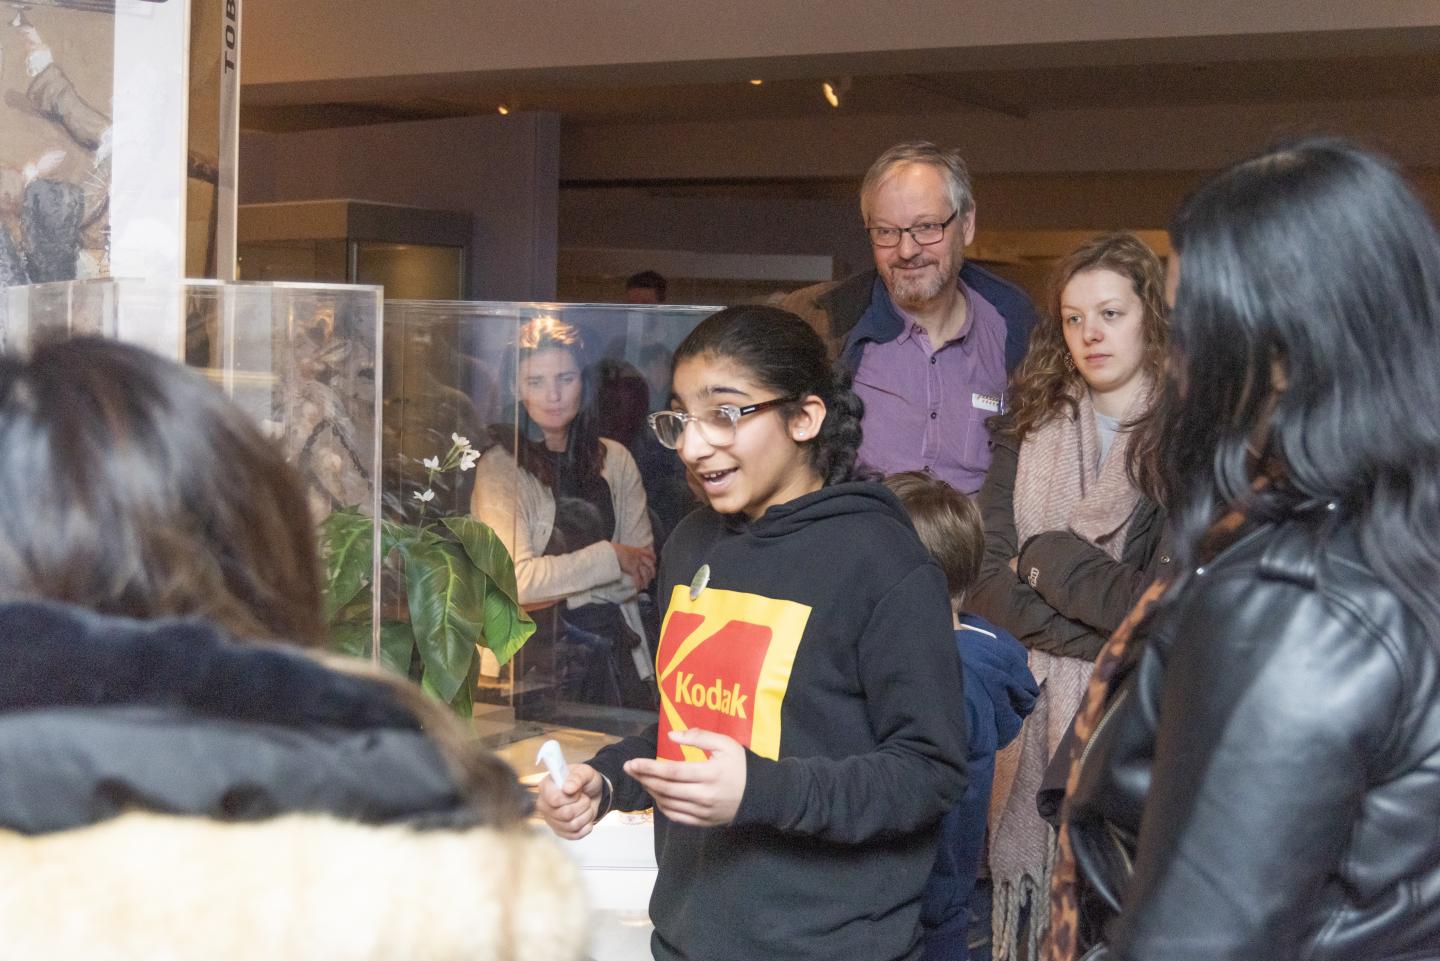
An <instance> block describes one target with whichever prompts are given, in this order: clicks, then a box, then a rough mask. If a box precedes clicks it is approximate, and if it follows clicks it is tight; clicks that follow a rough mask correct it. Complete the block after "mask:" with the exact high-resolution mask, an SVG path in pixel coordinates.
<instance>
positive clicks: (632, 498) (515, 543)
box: [470, 437, 655, 677]
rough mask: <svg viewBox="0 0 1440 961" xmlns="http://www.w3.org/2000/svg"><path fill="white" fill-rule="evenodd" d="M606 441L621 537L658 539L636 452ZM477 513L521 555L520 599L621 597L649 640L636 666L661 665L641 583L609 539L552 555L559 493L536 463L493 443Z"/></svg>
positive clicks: (639, 542)
mask: <svg viewBox="0 0 1440 961" xmlns="http://www.w3.org/2000/svg"><path fill="white" fill-rule="evenodd" d="M600 443H602V444H604V445H605V466H604V467H603V468H602V469H601V471H600V476H601V477H603V478H605V482H606V483H607V484H609V485H610V502H611V504H612V505H613V506H614V508H615V531H616V537H615V540H617V541H619V542H620V543H621V544H628V545H629V546H631V547H650V546H652V545H653V544H654V543H655V539H654V535H653V534H652V533H651V531H650V513H649V510H648V509H647V506H646V501H645V488H644V486H643V485H642V484H641V483H640V470H639V468H637V467H636V466H635V459H634V458H633V457H631V456H630V452H629V451H628V450H626V449H625V448H624V447H622V446H621V445H620V444H617V443H616V442H615V441H613V440H610V439H609V438H606V437H602V438H600ZM470 513H471V514H473V515H474V516H475V517H476V518H478V519H479V520H481V521H483V522H485V523H486V524H488V525H489V526H490V527H491V528H493V529H494V530H495V533H496V534H498V535H499V537H500V540H501V541H503V542H504V544H505V547H506V548H507V549H508V550H509V551H510V556H511V557H512V558H514V560H515V580H516V581H517V582H518V584H519V588H520V603H522V604H540V603H544V602H546V601H557V600H562V599H563V600H564V601H565V603H566V605H567V606H569V607H581V606H583V605H585V604H593V603H609V604H618V605H620V611H621V614H622V615H624V617H625V622H626V623H627V624H628V625H629V626H630V629H631V630H633V631H634V632H635V633H636V634H639V635H640V637H641V638H642V640H644V643H642V644H641V645H640V646H639V647H637V648H636V649H635V662H636V668H637V670H638V671H639V672H640V676H641V677H648V676H650V674H651V673H653V671H654V664H653V658H652V657H651V654H650V650H649V647H650V645H649V640H648V639H647V638H645V631H644V629H643V627H642V625H641V623H640V609H639V607H638V606H637V605H636V603H635V597H636V591H635V585H634V583H633V582H632V581H631V580H630V578H628V577H626V576H625V573H624V572H623V571H621V570H620V560H619V558H617V557H616V556H615V550H614V549H613V548H612V547H611V546H610V544H609V542H608V541H598V542H596V543H594V544H591V545H590V546H588V547H582V548H581V549H580V550H578V551H572V552H571V553H569V554H555V555H550V556H546V555H545V553H544V551H545V545H546V544H548V543H549V542H550V535H551V533H552V532H553V531H554V530H555V495H554V494H552V493H551V492H550V490H549V488H547V487H546V486H545V485H544V484H542V483H540V481H538V480H536V478H535V476H534V475H533V474H531V473H530V472H529V471H526V470H522V469H520V467H519V465H517V464H516V462H515V456H514V455H513V454H511V453H510V452H509V451H507V450H505V448H503V447H500V446H498V445H497V446H495V447H492V448H490V449H489V450H488V451H486V452H485V456H483V457H481V458H480V460H479V462H478V463H476V465H475V493H474V494H473V495H472V496H471V498H470Z"/></svg>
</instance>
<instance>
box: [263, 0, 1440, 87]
mask: <svg viewBox="0 0 1440 961" xmlns="http://www.w3.org/2000/svg"><path fill="white" fill-rule="evenodd" d="M1437 25H1440V5H1437V4H1435V3H1431V2H1422V0H1366V2H1364V3H1357V2H1355V0H1267V2H1258V3H1257V2H1254V0H1205V2H1196V3H1164V2H1155V0H1107V2H1103V3H1100V2H1094V0H1009V2H1006V3H996V2H994V0H827V2H825V3H817V2H809V0H788V2H787V0H727V2H724V3H720V2H716V0H571V2H568V3H567V2H561V3H555V2H539V3H537V2H534V0H488V2H484V3H481V2H476V0H405V2H396V0H304V2H303V3H297V2H295V0H246V3H245V32H246V50H245V82H246V84H247V85H248V86H252V87H254V88H256V89H257V90H258V89H259V88H262V87H265V86H268V85H276V84H307V83H324V82H327V81H337V80H340V81H353V80H354V79H356V78H382V77H383V78H397V79H398V78H407V77H416V76H421V75H426V74H445V73H472V74H499V73H503V72H508V71H513V72H516V73H524V74H531V75H533V74H537V73H544V72H546V71H554V70H565V71H569V72H570V76H575V75H576V74H575V73H574V71H575V70H576V68H591V69H594V70H595V71H597V73H596V76H599V75H600V74H602V73H603V74H605V75H608V76H612V77H613V76H621V75H625V76H628V77H630V78H640V77H647V78H650V79H664V78H666V77H669V78H671V79H672V80H678V79H679V78H680V77H681V76H682V75H683V76H685V77H688V78H690V79H698V78H702V77H709V78H711V79H723V78H725V77H727V76H729V77H739V78H743V77H744V73H745V71H746V70H747V69H750V68H751V67H753V66H759V65H761V64H764V65H765V66H768V67H771V68H774V69H783V68H784V66H785V65H786V64H789V65H790V68H791V69H792V70H795V69H802V70H810V69H812V68H813V67H814V66H815V65H816V64H817V63H823V62H826V61H827V60H829V61H830V62H836V61H843V62H845V63H847V64H850V65H853V66H855V67H857V72H864V70H861V69H859V68H862V67H866V65H867V64H868V65H869V67H868V68H867V69H869V68H875V69H885V67H882V66H880V64H881V62H882V61H883V62H884V63H885V64H887V65H890V64H895V63H900V62H902V61H903V60H904V59H905V57H906V56H907V55H909V56H910V58H911V59H910V62H911V63H912V64H915V63H917V59H916V58H915V57H914V54H922V55H923V56H921V57H919V58H918V62H923V63H924V64H925V66H924V67H918V66H910V67H908V68H906V69H941V68H942V67H943V68H946V69H954V68H955V67H956V66H958V65H970V66H976V65H979V66H984V65H992V64H997V63H1000V62H1006V63H1013V62H1014V54H1015V51H1014V50H1012V49H1008V48H1014V47H1019V46H1037V45H1051V44H1056V45H1066V46H1076V45H1084V44H1095V43H1104V42H1111V41H1128V40H1136V39H1139V40H1151V39H1154V38H1212V37H1232V36H1237V35H1254V36H1264V35H1279V34H1293V33H1299V32H1303V33H1305V34H1307V35H1317V34H1325V33H1329V32H1334V31H1385V30H1395V29H1403V28H1413V27H1435V26H1437ZM342 40H343V42H342ZM1303 42H1304V41H1303V40H1297V41H1296V43H1295V45H1294V49H1296V50H1299V49H1301V47H1302V46H1303ZM938 51H945V53H944V54H943V60H944V62H943V63H942V55H937V52H938ZM1154 53H1155V51H1154V50H1153V49H1152V50H1151V51H1150V55H1152V56H1153V54H1154ZM807 59H809V60H810V62H809V63H805V61H806V60H807ZM727 62H728V63H727ZM747 62H748V63H747ZM680 64H684V65H686V66H684V67H683V68H682V67H679V66H677V65H680ZM627 66H628V67H629V68H630V69H628V70H626V69H624V68H625V67H627ZM774 75H775V76H780V75H782V74H780V73H775V74H774ZM793 75H801V76H803V75H805V74H804V73H800V74H793ZM337 89H343V87H337Z"/></svg>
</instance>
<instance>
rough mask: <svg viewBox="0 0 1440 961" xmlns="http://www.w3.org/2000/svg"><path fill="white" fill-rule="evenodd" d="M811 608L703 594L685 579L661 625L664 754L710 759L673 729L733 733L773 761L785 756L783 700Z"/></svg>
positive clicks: (734, 595) (732, 595)
mask: <svg viewBox="0 0 1440 961" xmlns="http://www.w3.org/2000/svg"><path fill="white" fill-rule="evenodd" d="M809 619H810V608H809V607H807V606H806V605H804V604H799V603H796V602H795V601H782V600H776V599H774V598H771V597H762V596H760V595H759V594H742V593H739V592H737V591H722V590H705V591H702V592H701V593H700V597H699V598H698V599H695V600H691V598H690V588H689V587H688V586H687V585H678V586H676V588H675V590H674V591H673V592H672V593H671V595H670V608H669V609H668V610H667V611H666V612H665V623H664V624H663V625H662V626H661V628H660V646H659V649H658V650H657V652H656V657H655V661H656V667H657V672H656V673H657V674H658V675H659V681H660V740H659V743H658V744H657V745H656V751H655V754H656V756H657V757H661V758H666V759H668V760H672V761H703V760H704V759H705V752H704V751H701V750H698V749H696V748H692V747H684V746H682V745H679V744H676V743H675V742H673V741H671V740H670V738H669V736H668V735H669V732H670V731H672V730H675V731H683V730H685V729H686V728H691V727H699V728H704V729H705V730H707V731H715V732H717V733H719V734H726V735H729V736H730V737H733V738H734V739H735V740H737V741H739V742H740V743H741V744H743V745H745V746H746V747H748V748H749V749H750V750H752V751H754V752H755V753H756V754H759V755H760V756H761V757H768V758H770V759H772V760H775V759H778V758H779V756H780V705H781V703H782V702H783V701H784V700H785V691H786V690H787V689H788V688H789V686H790V670H791V668H792V667H793V666H794V664H795V652H796V650H797V649H799V647H800V637H801V635H803V634H804V633H805V624H806V622H807V621H808V620H809Z"/></svg>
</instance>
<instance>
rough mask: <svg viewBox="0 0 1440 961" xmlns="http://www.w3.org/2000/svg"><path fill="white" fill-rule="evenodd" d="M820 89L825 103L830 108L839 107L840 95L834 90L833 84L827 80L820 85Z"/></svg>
mask: <svg viewBox="0 0 1440 961" xmlns="http://www.w3.org/2000/svg"><path fill="white" fill-rule="evenodd" d="M820 89H821V90H822V91H823V92H824V93H825V102H826V103H828V104H829V105H830V106H832V107H838V106H840V93H839V91H837V90H836V89H835V85H834V84H832V83H831V82H830V81H828V80H827V81H825V82H824V83H822V84H821V85H820Z"/></svg>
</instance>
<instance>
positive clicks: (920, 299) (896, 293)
mask: <svg viewBox="0 0 1440 961" xmlns="http://www.w3.org/2000/svg"><path fill="white" fill-rule="evenodd" d="M947 282H949V278H947V277H946V276H945V275H944V274H940V273H937V274H936V275H935V279H934V280H919V279H916V278H905V277H897V276H896V272H895V271H891V273H890V284H889V285H887V287H888V289H889V291H890V299H891V300H893V301H895V303H897V304H899V305H900V306H901V307H906V306H909V305H916V306H919V305H922V304H927V303H929V302H930V301H932V300H934V299H935V298H936V297H938V296H940V292H941V291H942V290H944V289H945V284H946V283H947Z"/></svg>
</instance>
